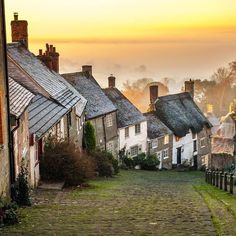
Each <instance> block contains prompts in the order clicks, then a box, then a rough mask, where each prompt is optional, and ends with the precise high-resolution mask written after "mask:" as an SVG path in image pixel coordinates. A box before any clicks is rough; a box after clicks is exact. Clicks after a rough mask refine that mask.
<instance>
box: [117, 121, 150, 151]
mask: <svg viewBox="0 0 236 236" xmlns="http://www.w3.org/2000/svg"><path fill="white" fill-rule="evenodd" d="M140 126H141V132H140V133H139V134H137V135H136V134H135V125H132V126H129V137H128V138H126V137H125V128H121V129H119V130H118V132H119V150H121V149H122V148H124V147H126V151H127V150H129V149H130V148H131V147H133V146H136V145H138V146H140V147H142V151H141V152H145V153H146V145H147V121H143V122H141V123H140Z"/></svg>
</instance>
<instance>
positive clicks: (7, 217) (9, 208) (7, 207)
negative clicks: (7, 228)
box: [0, 197, 19, 227]
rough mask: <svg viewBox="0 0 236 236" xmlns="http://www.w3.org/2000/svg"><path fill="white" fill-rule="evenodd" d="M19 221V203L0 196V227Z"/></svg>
mask: <svg viewBox="0 0 236 236" xmlns="http://www.w3.org/2000/svg"><path fill="white" fill-rule="evenodd" d="M18 222H19V217H18V214H17V204H16V203H13V202H10V201H7V200H3V198H2V197H0V227H1V226H4V225H13V224H17V223H18Z"/></svg>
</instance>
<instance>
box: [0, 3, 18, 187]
mask: <svg viewBox="0 0 236 236" xmlns="http://www.w3.org/2000/svg"><path fill="white" fill-rule="evenodd" d="M0 1H1V5H2V9H0V10H1V15H2V17H1V18H2V19H1V20H2V25H3V32H2V35H3V45H4V46H3V51H4V52H3V54H4V61H5V72H6V73H5V82H6V92H7V94H8V95H9V82H8V68H7V42H6V23H5V7H4V0H0ZM6 100H7V113H8V118H7V123H8V134H9V135H8V150H9V156H10V158H9V161H10V183H11V184H13V183H14V182H15V178H14V175H15V166H14V160H13V147H12V140H11V135H10V134H11V127H10V102H9V96H7V98H6Z"/></svg>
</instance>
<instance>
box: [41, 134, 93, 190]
mask: <svg viewBox="0 0 236 236" xmlns="http://www.w3.org/2000/svg"><path fill="white" fill-rule="evenodd" d="M95 164H96V163H95V161H94V160H93V159H92V158H91V157H90V156H89V155H88V154H87V153H86V152H82V151H80V150H76V147H75V146H74V144H73V143H70V142H67V141H63V140H61V141H58V140H57V139H55V138H52V137H51V138H50V139H48V141H47V142H46V145H45V153H44V155H43V157H42V158H41V161H40V173H41V178H42V180H48V181H65V184H66V185H67V186H76V185H78V184H81V183H83V182H84V181H86V180H87V179H91V178H93V177H94V176H95Z"/></svg>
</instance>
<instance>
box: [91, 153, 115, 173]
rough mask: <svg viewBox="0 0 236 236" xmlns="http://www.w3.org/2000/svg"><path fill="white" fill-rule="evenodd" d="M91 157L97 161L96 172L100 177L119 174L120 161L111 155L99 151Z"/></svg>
mask: <svg viewBox="0 0 236 236" xmlns="http://www.w3.org/2000/svg"><path fill="white" fill-rule="evenodd" d="M91 155H92V157H93V158H94V159H95V161H96V166H97V169H96V170H97V172H98V173H99V176H106V177H112V176H113V175H114V174H118V172H119V165H118V161H117V160H116V159H115V158H114V157H113V155H112V154H111V153H109V152H106V151H101V150H97V151H95V152H93V153H91Z"/></svg>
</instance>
